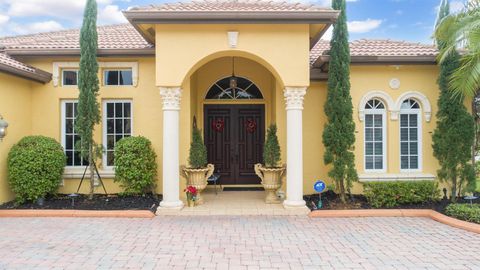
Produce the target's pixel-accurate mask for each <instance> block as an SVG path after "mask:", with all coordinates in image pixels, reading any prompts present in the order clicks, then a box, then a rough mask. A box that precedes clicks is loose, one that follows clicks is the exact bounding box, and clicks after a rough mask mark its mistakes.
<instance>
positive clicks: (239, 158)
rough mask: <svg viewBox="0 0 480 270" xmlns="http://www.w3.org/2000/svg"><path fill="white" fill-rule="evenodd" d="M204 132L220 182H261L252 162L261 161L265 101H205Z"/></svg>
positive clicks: (209, 160)
mask: <svg viewBox="0 0 480 270" xmlns="http://www.w3.org/2000/svg"><path fill="white" fill-rule="evenodd" d="M204 132H205V137H204V140H205V144H206V146H207V151H208V162H209V163H212V164H214V165H215V171H216V172H219V173H220V174H221V178H220V183H221V184H222V185H247V184H260V179H259V178H258V176H257V175H256V174H255V172H254V169H253V166H254V165H255V164H256V163H261V162H262V155H263V141H264V139H265V106H264V105H205V108H204Z"/></svg>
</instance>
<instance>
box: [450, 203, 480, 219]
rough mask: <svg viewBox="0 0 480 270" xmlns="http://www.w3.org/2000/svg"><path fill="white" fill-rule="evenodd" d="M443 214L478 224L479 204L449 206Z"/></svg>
mask: <svg viewBox="0 0 480 270" xmlns="http://www.w3.org/2000/svg"><path fill="white" fill-rule="evenodd" d="M445 213H446V214H447V215H449V216H451V217H454V218H458V219H461V220H465V221H469V222H475V223H480V205H479V204H473V205H470V204H450V205H449V206H447V208H446V209H445Z"/></svg>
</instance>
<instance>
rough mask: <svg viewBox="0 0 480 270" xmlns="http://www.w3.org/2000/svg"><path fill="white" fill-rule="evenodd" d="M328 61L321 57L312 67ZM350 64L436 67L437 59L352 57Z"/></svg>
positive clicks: (424, 57) (426, 56) (326, 56)
mask: <svg viewBox="0 0 480 270" xmlns="http://www.w3.org/2000/svg"><path fill="white" fill-rule="evenodd" d="M329 61H330V56H328V55H321V56H320V57H318V58H317V60H316V61H315V62H314V64H313V67H320V66H322V64H324V63H328V62H329ZM351 63H352V64H354V65H355V64H357V65H360V64H367V65H368V64H369V65H384V64H403V65H407V64H412V65H436V64H437V57H436V56H434V55H424V56H352V57H351Z"/></svg>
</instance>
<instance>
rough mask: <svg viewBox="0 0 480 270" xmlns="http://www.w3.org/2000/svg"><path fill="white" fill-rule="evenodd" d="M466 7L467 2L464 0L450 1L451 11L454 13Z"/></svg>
mask: <svg viewBox="0 0 480 270" xmlns="http://www.w3.org/2000/svg"><path fill="white" fill-rule="evenodd" d="M464 7H465V2H464V1H458V0H457V1H452V2H450V12H452V13H457V12H460V11H462V9H463V8H464Z"/></svg>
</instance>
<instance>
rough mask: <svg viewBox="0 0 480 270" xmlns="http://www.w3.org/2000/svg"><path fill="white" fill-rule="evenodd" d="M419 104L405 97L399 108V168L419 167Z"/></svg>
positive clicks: (410, 168)
mask: <svg viewBox="0 0 480 270" xmlns="http://www.w3.org/2000/svg"><path fill="white" fill-rule="evenodd" d="M420 124H421V122H420V105H419V104H418V102H417V101H415V100H413V99H407V100H405V101H404V102H403V103H402V107H401V109H400V168H401V169H402V170H418V169H420V153H421V149H420V139H421V134H420Z"/></svg>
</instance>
